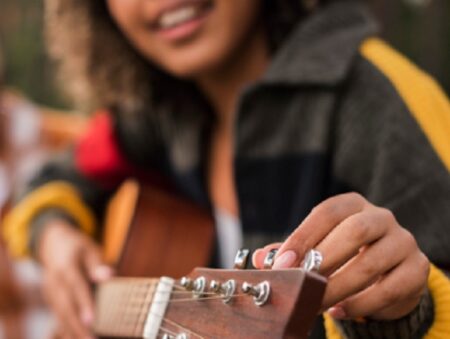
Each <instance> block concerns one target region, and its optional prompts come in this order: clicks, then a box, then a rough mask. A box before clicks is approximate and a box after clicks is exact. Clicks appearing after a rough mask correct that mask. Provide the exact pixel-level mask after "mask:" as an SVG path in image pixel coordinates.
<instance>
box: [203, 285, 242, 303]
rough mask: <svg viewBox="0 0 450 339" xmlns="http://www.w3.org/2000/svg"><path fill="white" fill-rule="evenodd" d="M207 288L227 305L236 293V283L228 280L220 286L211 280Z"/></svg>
mask: <svg viewBox="0 0 450 339" xmlns="http://www.w3.org/2000/svg"><path fill="white" fill-rule="evenodd" d="M209 288H210V290H211V291H212V292H214V293H216V294H219V295H220V296H222V297H223V302H224V303H229V302H230V300H231V298H232V297H233V296H234V292H235V291H236V281H235V280H233V279H230V280H228V281H226V282H225V283H223V284H221V283H220V282H218V281H216V280H212V281H211V283H210V284H209Z"/></svg>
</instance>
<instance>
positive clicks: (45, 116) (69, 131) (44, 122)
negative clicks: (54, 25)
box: [0, 0, 450, 339]
mask: <svg viewBox="0 0 450 339" xmlns="http://www.w3.org/2000/svg"><path fill="white" fill-rule="evenodd" d="M274 1H276V0H274ZM367 1H369V2H370V5H371V6H372V8H373V10H374V12H375V13H376V15H377V16H378V18H379V21H380V22H381V24H382V27H383V31H382V35H383V37H384V38H385V39H386V40H387V41H389V42H390V43H391V44H392V45H394V46H395V47H396V48H397V49H398V50H400V51H401V52H402V53H403V54H405V55H407V56H408V57H409V58H410V59H412V60H413V61H414V62H415V63H416V64H418V65H419V66H420V67H422V68H423V69H425V70H426V71H427V72H428V73H430V74H431V75H433V76H434V77H435V78H436V79H437V80H438V81H439V82H440V83H441V84H442V85H443V87H444V89H445V90H446V91H447V93H450V1H449V0H394V1H392V0H367ZM42 12H43V3H42V0H34V1H30V0H0V50H3V53H4V60H5V65H4V66H5V67H4V84H2V83H1V82H0V92H1V89H2V85H4V88H6V89H7V91H6V94H4V95H3V98H2V100H1V102H2V103H1V105H0V113H1V114H0V215H1V213H4V212H5V211H6V210H7V208H8V202H9V201H8V196H9V197H10V196H11V193H13V194H12V195H20V190H21V186H22V185H23V183H24V182H25V181H26V180H27V178H28V177H29V174H30V173H32V172H33V171H34V170H35V169H36V167H38V166H39V164H40V163H42V162H43V161H44V160H45V159H46V157H48V156H49V155H50V154H52V153H54V152H56V151H58V150H59V149H60V148H62V147H64V146H65V145H67V144H68V143H70V142H71V140H73V139H74V138H76V136H77V135H78V134H79V133H81V132H82V131H83V129H84V126H85V118H83V117H82V116H80V115H76V114H72V113H73V111H71V107H70V104H69V102H68V101H67V100H66V99H65V98H64V95H63V94H62V92H61V91H60V90H59V88H58V85H57V84H56V82H55V81H54V67H53V65H52V63H51V61H50V60H49V59H48V58H47V56H46V53H45V48H44V40H45V39H44V36H43V32H42V26H43V17H42ZM74 29H76V27H74ZM0 78H1V70H0ZM5 145H6V146H5ZM38 277H39V272H38V269H37V268H36V267H35V266H33V265H32V264H31V263H29V262H28V263H27V262H25V263H19V264H17V263H15V264H14V265H12V264H10V260H9V258H8V255H7V253H6V252H5V250H4V247H3V246H1V244H0V339H2V338H8V339H11V338H12V339H15V338H17V339H25V338H27V339H28V338H31V339H32V338H45V333H46V331H48V329H49V328H50V327H51V323H52V321H51V317H50V316H49V314H48V313H47V311H46V309H45V307H44V306H43V303H42V301H41V300H40V299H39V297H36V296H38V295H39V293H36V291H37V289H38V281H39V279H38ZM24 295H25V296H26V295H28V296H31V297H26V298H24V297H23V296H24Z"/></svg>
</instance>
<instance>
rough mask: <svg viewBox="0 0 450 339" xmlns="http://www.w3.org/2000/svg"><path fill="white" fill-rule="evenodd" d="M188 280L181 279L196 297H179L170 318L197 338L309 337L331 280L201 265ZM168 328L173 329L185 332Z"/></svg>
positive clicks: (290, 272)
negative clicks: (328, 281)
mask: <svg viewBox="0 0 450 339" xmlns="http://www.w3.org/2000/svg"><path fill="white" fill-rule="evenodd" d="M187 279H189V280H187ZM187 279H184V280H183V281H181V283H183V285H184V288H186V287H187V289H188V290H192V289H193V290H192V292H191V293H192V296H191V298H192V300H194V301H192V302H189V301H181V300H180V302H177V301H176V300H177V299H181V298H183V299H184V300H186V294H184V295H183V294H182V295H180V296H176V297H175V296H174V297H173V299H172V300H173V302H172V303H169V305H168V307H167V311H166V316H167V318H168V319H171V320H172V321H175V322H176V323H178V324H181V325H182V326H183V327H184V326H186V327H187V328H188V329H189V330H190V331H192V332H194V333H195V334H196V335H195V336H191V337H192V338H195V337H197V338H200V337H203V338H288V337H295V338H303V337H306V336H307V333H308V331H309V330H310V328H311V326H312V324H313V322H314V319H315V318H316V316H317V314H318V311H319V308H320V305H321V301H322V297H323V293H324V291H325V286H326V280H325V278H323V277H321V276H319V275H317V274H314V273H309V272H305V271H303V270H301V269H287V270H213V269H205V268H199V269H195V270H194V271H193V272H192V273H191V274H190V275H189V276H188V278H187ZM165 326H167V327H168V330H169V331H170V332H171V333H175V334H177V335H180V334H181V333H184V332H183V331H182V330H181V329H180V328H179V327H178V328H177V326H171V325H170V324H166V325H165ZM186 334H188V335H189V333H186ZM175 338H176V336H175Z"/></svg>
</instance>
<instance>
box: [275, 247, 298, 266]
mask: <svg viewBox="0 0 450 339" xmlns="http://www.w3.org/2000/svg"><path fill="white" fill-rule="evenodd" d="M296 261H297V253H295V252H294V251H286V252H284V253H283V254H282V255H280V256H279V257H278V258H276V259H275V262H274V264H273V266H272V269H281V268H290V267H292V266H293V265H294V264H295V262H296Z"/></svg>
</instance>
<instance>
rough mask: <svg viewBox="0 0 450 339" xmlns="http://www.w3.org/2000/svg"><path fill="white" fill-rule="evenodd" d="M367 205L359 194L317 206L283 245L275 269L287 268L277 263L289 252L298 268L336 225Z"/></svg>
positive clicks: (351, 194) (347, 195)
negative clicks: (303, 259)
mask: <svg viewBox="0 0 450 339" xmlns="http://www.w3.org/2000/svg"><path fill="white" fill-rule="evenodd" d="M367 205H368V202H367V201H366V200H365V199H364V198H363V197H362V196H361V195H359V194H357V193H346V194H342V195H338V196H335V197H332V198H329V199H327V200H325V201H324V202H322V203H321V204H319V205H317V206H316V207H315V208H314V209H313V210H312V211H311V213H310V214H309V215H308V217H306V219H305V220H304V221H303V222H302V223H301V224H300V226H299V227H297V229H296V230H295V231H294V232H293V233H292V234H291V235H290V236H289V238H288V239H287V240H286V241H285V242H284V243H283V245H282V246H281V248H280V250H279V251H278V253H277V256H276V260H275V264H274V268H285V267H283V265H280V263H277V261H281V258H280V257H281V255H282V254H284V252H287V251H292V252H294V253H295V254H296V260H295V262H294V264H293V265H294V266H298V265H299V264H300V261H301V259H302V258H303V257H304V256H305V254H306V252H307V251H308V250H310V249H312V248H314V247H315V246H316V245H317V244H318V243H319V242H320V241H321V240H322V239H323V238H325V236H326V235H327V234H328V233H330V231H331V230H332V229H333V228H334V227H336V225H338V224H339V223H341V222H342V221H343V220H344V219H346V218H348V217H349V216H351V215H353V214H356V213H358V212H361V211H362V210H363V208H364V207H365V206H367Z"/></svg>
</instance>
